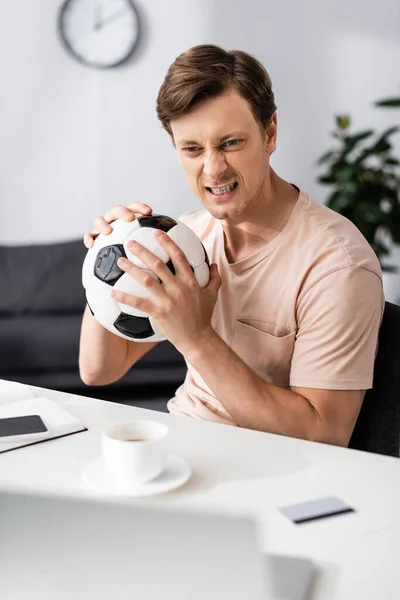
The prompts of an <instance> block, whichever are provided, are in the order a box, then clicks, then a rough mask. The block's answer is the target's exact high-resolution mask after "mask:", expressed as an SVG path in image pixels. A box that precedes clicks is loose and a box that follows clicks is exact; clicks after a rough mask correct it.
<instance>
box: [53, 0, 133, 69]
mask: <svg viewBox="0 0 400 600" xmlns="http://www.w3.org/2000/svg"><path fill="white" fill-rule="evenodd" d="M139 25H140V23H139V15H138V12H137V9H136V7H135V6H134V4H133V2H132V1H131V0H66V2H64V4H63V5H62V7H61V9H60V13H59V20H58V26H59V32H60V35H61V40H62V42H63V44H64V46H65V48H66V49H67V50H68V52H69V53H70V54H71V55H72V56H73V57H74V58H76V59H77V60H79V61H80V62H81V63H83V64H85V65H87V66H89V67H96V68H99V69H109V68H111V67H116V66H118V65H121V64H123V63H125V62H126V61H127V60H128V59H129V58H130V57H131V56H132V54H133V52H134V51H135V49H136V47H137V45H138V42H139V33H140V29H139Z"/></svg>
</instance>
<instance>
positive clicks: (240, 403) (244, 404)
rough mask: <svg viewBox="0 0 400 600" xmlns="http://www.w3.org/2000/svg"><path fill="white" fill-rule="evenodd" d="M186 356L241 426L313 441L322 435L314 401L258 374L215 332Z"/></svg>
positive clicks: (201, 340) (199, 341)
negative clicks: (276, 384) (313, 404)
mask: <svg viewBox="0 0 400 600" xmlns="http://www.w3.org/2000/svg"><path fill="white" fill-rule="evenodd" d="M185 358H186V359H187V360H188V362H189V363H190V364H191V365H192V366H193V367H194V368H195V369H196V371H197V372H198V373H199V374H200V375H201V377H202V378H203V379H204V381H205V382H206V384H207V385H208V386H209V388H210V389H211V390H212V391H213V393H214V395H215V397H216V398H217V399H218V400H219V402H221V404H222V405H223V406H224V408H226V410H227V411H228V412H229V414H230V415H231V417H232V419H233V420H234V421H235V423H237V425H239V426H240V427H247V428H248V429H258V430H260V431H267V432H270V433H276V434H281V435H287V436H291V437H298V438H304V439H311V440H316V439H318V438H319V437H320V435H319V434H320V432H319V428H320V420H319V415H318V413H317V412H316V410H315V408H314V407H313V406H312V404H311V403H310V402H309V401H308V400H307V399H306V398H304V397H303V396H300V395H299V394H295V393H294V392H292V391H290V390H287V389H284V388H280V387H278V386H275V385H272V384H270V383H268V382H266V381H264V380H262V379H260V378H259V377H257V375H255V374H254V373H253V371H251V369H250V368H249V367H248V366H247V365H246V364H245V363H244V362H243V361H242V360H241V359H240V358H239V357H238V356H237V355H236V354H235V353H234V352H233V351H232V350H231V349H230V348H229V346H227V345H226V344H225V342H224V341H223V340H222V339H221V338H220V337H219V336H218V335H217V334H216V333H215V332H214V333H212V334H209V335H206V336H205V337H204V338H202V339H200V340H197V343H196V347H195V348H192V349H190V350H189V351H188V352H186V353H185Z"/></svg>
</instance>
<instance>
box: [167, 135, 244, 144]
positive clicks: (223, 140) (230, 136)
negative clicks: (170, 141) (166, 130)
mask: <svg viewBox="0 0 400 600" xmlns="http://www.w3.org/2000/svg"><path fill="white" fill-rule="evenodd" d="M242 137H245V135H244V133H243V132H240V131H233V132H231V133H228V134H227V135H224V136H222V138H220V139H219V141H218V143H219V144H223V143H224V142H226V140H229V139H234V138H242ZM178 144H179V146H200V145H201V144H199V142H196V141H195V140H181V141H179V142H178Z"/></svg>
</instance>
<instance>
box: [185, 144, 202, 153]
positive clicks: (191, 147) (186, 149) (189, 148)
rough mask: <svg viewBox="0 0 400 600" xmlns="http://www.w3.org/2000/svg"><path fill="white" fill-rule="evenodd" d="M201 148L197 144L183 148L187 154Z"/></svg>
mask: <svg viewBox="0 0 400 600" xmlns="http://www.w3.org/2000/svg"><path fill="white" fill-rule="evenodd" d="M200 150H201V148H199V146H189V147H188V148H183V151H184V152H187V154H195V153H196V152H199V151H200Z"/></svg>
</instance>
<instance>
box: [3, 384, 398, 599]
mask: <svg viewBox="0 0 400 600" xmlns="http://www.w3.org/2000/svg"><path fill="white" fill-rule="evenodd" d="M31 390H33V391H34V394H35V396H47V397H48V398H50V399H52V400H54V401H56V402H57V403H58V404H59V405H60V406H63V407H64V408H65V409H67V410H68V411H69V412H70V413H71V414H73V415H75V416H77V417H78V418H80V419H81V421H82V422H83V423H84V424H85V425H86V427H88V429H89V431H88V432H84V433H78V434H76V435H72V436H70V437H66V438H62V439H58V440H52V441H49V442H46V443H44V444H37V445H35V446H30V447H27V448H23V449H18V450H16V451H13V452H9V453H6V454H2V455H0V487H2V488H14V489H15V488H17V489H24V490H28V489H32V490H35V491H41V490H49V491H52V492H53V491H54V492H58V493H60V492H61V493H63V494H71V495H80V496H82V495H85V496H93V494H95V492H94V491H93V490H91V489H90V488H88V487H86V486H85V484H84V483H83V481H82V478H81V473H82V469H83V468H84V467H85V465H86V464H87V463H88V462H89V461H91V460H94V459H95V458H97V457H98V456H99V454H100V432H101V430H102V429H104V428H105V427H106V426H108V425H110V424H112V423H116V422H120V421H124V420H131V419H142V418H146V419H148V418H151V419H156V420H158V421H161V422H164V423H167V424H168V426H169V427H170V432H171V434H170V439H169V451H170V452H171V453H173V454H176V455H179V456H182V457H183V458H185V459H186V460H187V461H188V462H189V464H190V465H191V467H192V469H193V477H192V479H191V480H190V482H189V483H187V484H186V486H184V487H183V488H181V489H180V490H176V491H174V492H171V493H169V494H165V495H163V496H158V497H153V498H149V499H147V500H141V501H139V500H131V501H132V502H138V503H140V502H150V503H151V504H152V505H154V504H159V505H163V506H174V507H180V508H182V509H185V510H186V509H190V510H192V509H202V510H212V511H223V512H227V511H231V512H245V513H250V514H252V515H254V517H255V518H256V519H257V521H258V522H259V525H260V532H261V543H262V546H263V548H264V549H265V550H270V551H271V552H275V553H281V554H284V553H287V554H294V555H298V556H304V557H308V558H311V559H312V560H313V561H314V562H315V563H316V565H317V568H318V569H319V575H318V577H317V579H316V584H315V587H314V590H313V593H312V598H313V600H317V599H318V600H322V599H324V600H331V599H337V600H355V599H357V600H358V599H360V600H361V599H362V600H369V599H371V600H376V598H380V597H383V598H385V600H390V599H392V598H393V599H396V600H397V599H398V598H400V569H399V567H398V563H399V562H400V560H399V558H398V556H399V554H398V552H399V543H400V461H399V459H396V458H390V457H384V456H379V455H373V454H367V453H363V452H357V451H353V450H348V449H344V448H337V447H334V446H328V445H324V444H317V443H312V442H306V441H303V440H295V439H292V438H285V437H282V436H277V435H270V434H265V433H260V432H256V431H250V430H247V429H239V428H234V427H229V426H226V425H218V424H214V423H204V422H199V421H195V420H192V419H189V418H185V417H173V416H171V415H169V414H165V413H160V412H155V411H149V410H145V409H139V408H134V407H131V406H125V405H121V404H116V403H112V402H106V401H103V400H95V399H92V398H86V397H83V396H75V395H71V394H65V393H61V392H55V391H51V390H43V389H41V388H35V387H31ZM327 495H337V496H339V497H340V498H342V499H343V500H345V501H347V502H348V503H349V504H350V505H351V506H352V507H354V508H355V509H356V513H350V514H347V515H342V516H337V517H333V518H330V519H324V520H319V521H314V522H310V523H306V524H303V525H294V524H292V523H291V522H290V521H288V520H287V519H286V517H284V516H283V515H282V514H281V513H279V512H278V511H277V507H279V506H283V505H286V504H291V503H295V502H299V501H302V500H308V499H314V498H319V497H323V496H327Z"/></svg>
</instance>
